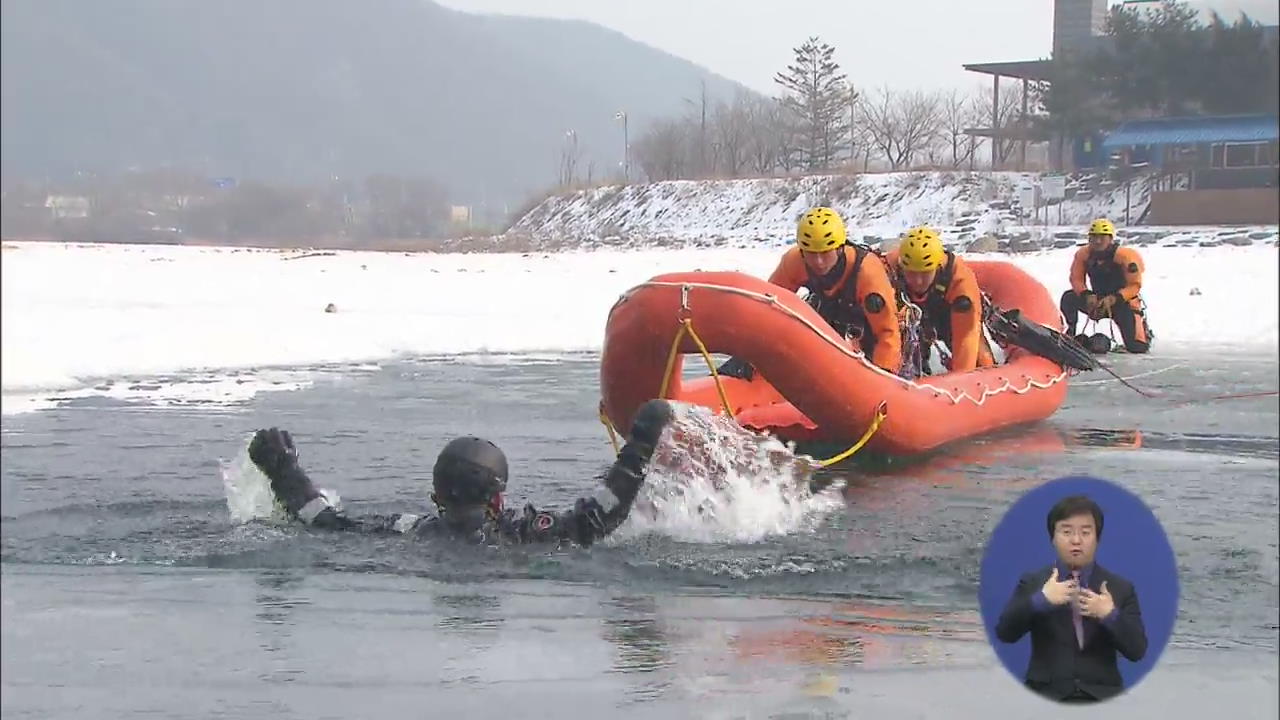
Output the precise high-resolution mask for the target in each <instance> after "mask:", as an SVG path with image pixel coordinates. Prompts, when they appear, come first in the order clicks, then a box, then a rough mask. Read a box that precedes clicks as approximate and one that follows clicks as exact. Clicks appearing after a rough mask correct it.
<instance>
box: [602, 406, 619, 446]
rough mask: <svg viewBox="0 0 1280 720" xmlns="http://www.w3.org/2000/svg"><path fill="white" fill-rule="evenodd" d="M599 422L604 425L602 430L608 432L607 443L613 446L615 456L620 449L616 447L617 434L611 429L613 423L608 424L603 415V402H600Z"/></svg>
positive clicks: (607, 417)
mask: <svg viewBox="0 0 1280 720" xmlns="http://www.w3.org/2000/svg"><path fill="white" fill-rule="evenodd" d="M600 422H601V423H602V424H604V429H605V430H608V431H609V442H610V443H611V444H612V445H613V454H614V455H617V454H618V452H619V451H620V450H621V449H622V448H619V447H618V433H617V431H616V430H614V429H613V423H611V422H609V416H608V415H606V414H605V413H604V401H603V400H601V401H600Z"/></svg>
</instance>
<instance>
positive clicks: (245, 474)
mask: <svg viewBox="0 0 1280 720" xmlns="http://www.w3.org/2000/svg"><path fill="white" fill-rule="evenodd" d="M218 468H219V471H220V472H221V474H222V487H223V490H224V491H225V492H226V495H227V512H229V513H230V514H231V521H232V522H234V523H236V524H243V523H247V522H250V521H252V520H266V521H269V522H273V523H287V522H288V521H289V518H288V516H287V515H286V514H285V511H284V508H283V507H282V506H281V505H280V503H278V502H276V498H275V493H273V492H271V480H270V479H268V478H267V476H266V475H263V474H262V471H261V470H259V469H258V466H257V465H254V464H253V460H251V459H250V458H249V442H248V440H247V439H246V440H245V444H244V447H242V448H241V449H240V452H238V453H236V456H235V457H234V458H232V459H231V460H220V461H219V462H218ZM319 491H320V493H321V494H323V495H324V496H325V497H326V498H328V499H329V502H331V503H332V504H333V505H334V507H338V508H341V507H342V498H340V497H339V496H338V493H336V492H334V491H332V490H326V489H324V488H319Z"/></svg>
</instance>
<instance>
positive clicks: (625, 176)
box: [613, 110, 631, 182]
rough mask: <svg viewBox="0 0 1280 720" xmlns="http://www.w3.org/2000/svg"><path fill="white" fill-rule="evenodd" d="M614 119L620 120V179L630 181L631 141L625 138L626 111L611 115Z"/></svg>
mask: <svg viewBox="0 0 1280 720" xmlns="http://www.w3.org/2000/svg"><path fill="white" fill-rule="evenodd" d="M613 118H614V119H615V120H621V121H622V180H623V182H630V181H631V143H630V142H628V140H627V113H626V112H625V111H621V110H619V111H618V113H617V114H616V115H614V116H613Z"/></svg>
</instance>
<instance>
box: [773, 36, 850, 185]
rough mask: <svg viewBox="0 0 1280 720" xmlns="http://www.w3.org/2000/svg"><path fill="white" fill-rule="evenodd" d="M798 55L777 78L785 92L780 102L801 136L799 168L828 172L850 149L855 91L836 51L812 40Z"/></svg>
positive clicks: (798, 138) (798, 145)
mask: <svg viewBox="0 0 1280 720" xmlns="http://www.w3.org/2000/svg"><path fill="white" fill-rule="evenodd" d="M794 52H795V58H794V60H793V61H792V63H791V64H790V65H788V66H787V69H786V72H780V73H778V74H777V75H775V76H774V82H776V83H778V84H779V85H781V86H782V88H783V89H784V93H783V96H782V97H781V98H780V102H781V103H782V106H783V107H784V108H786V109H787V111H788V114H789V115H790V116H791V121H792V124H793V126H794V131H795V133H796V135H797V136H798V137H797V140H798V141H799V142H798V143H797V148H796V149H797V152H798V154H799V155H800V157H799V158H798V160H799V163H798V164H799V165H800V166H801V167H804V168H807V169H808V170H826V169H829V168H830V167H831V166H832V164H833V163H834V161H835V160H836V157H837V155H838V154H839V153H840V151H841V149H843V148H846V147H848V142H849V141H848V137H849V102H850V92H851V91H850V88H849V84H848V81H847V79H846V78H845V75H844V73H842V72H840V65H839V64H837V63H836V61H835V60H834V59H833V58H832V56H833V55H834V54H835V48H833V47H832V46H830V45H828V44H826V43H823V42H820V41H819V40H818V38H816V37H811V38H809V39H808V40H806V41H805V43H804V44H803V45H801V46H800V47H797V48H795V49H794Z"/></svg>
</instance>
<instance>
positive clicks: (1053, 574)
mask: <svg viewBox="0 0 1280 720" xmlns="http://www.w3.org/2000/svg"><path fill="white" fill-rule="evenodd" d="M1046 524H1047V526H1048V531H1049V539H1050V541H1051V542H1052V544H1053V548H1054V550H1055V551H1056V552H1057V555H1058V560H1057V562H1056V563H1054V564H1053V565H1050V566H1048V567H1044V568H1041V569H1039V570H1033V571H1031V572H1029V573H1026V574H1024V575H1023V576H1022V578H1021V579H1019V580H1018V586H1017V588H1016V589H1015V590H1014V591H1013V597H1011V598H1009V602H1008V603H1007V604H1006V605H1005V607H1004V610H1003V611H1002V612H1001V613H1000V619H999V621H998V622H997V624H996V637H998V638H1000V640H1001V641H1002V642H1006V643H1014V642H1017V641H1018V640H1020V639H1021V638H1022V636H1023V635H1025V634H1026V633H1027V632H1030V633H1031V661H1030V662H1029V663H1028V664H1027V673H1026V679H1025V682H1026V684H1027V687H1029V688H1031V689H1032V690H1034V691H1036V692H1037V693H1040V694H1041V695H1044V696H1045V697H1048V698H1050V699H1053V700H1059V701H1063V702H1095V701H1098V700H1106V699H1108V698H1111V697H1114V696H1116V695H1119V694H1120V693H1121V692H1123V691H1124V681H1123V679H1122V678H1121V676H1120V670H1119V668H1118V667H1117V664H1116V654H1117V653H1119V654H1120V655H1123V656H1124V657H1126V658H1128V659H1129V660H1130V661H1132V662H1137V661H1139V660H1141V659H1142V657H1143V655H1145V654H1146V652H1147V634H1146V630H1145V629H1144V628H1143V625H1142V611H1141V610H1140V609H1139V607H1138V593H1137V591H1136V590H1135V589H1134V587H1133V583H1131V582H1129V581H1128V580H1125V579H1124V578H1122V577H1120V576H1119V575H1116V574H1115V573H1113V572H1111V571H1109V570H1107V569H1105V568H1103V567H1102V566H1101V565H1098V564H1097V563H1096V562H1095V561H1094V556H1095V555H1096V553H1097V551H1098V543H1099V541H1101V540H1102V508H1100V507H1098V504H1097V503H1095V502H1094V501H1093V500H1090V499H1089V498H1088V497H1086V496H1084V495H1073V496H1071V497H1066V498H1063V499H1062V500H1059V501H1058V502H1057V504H1055V505H1054V506H1053V507H1052V508H1051V509H1050V510H1049V516H1048V518H1047V523H1046Z"/></svg>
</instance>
